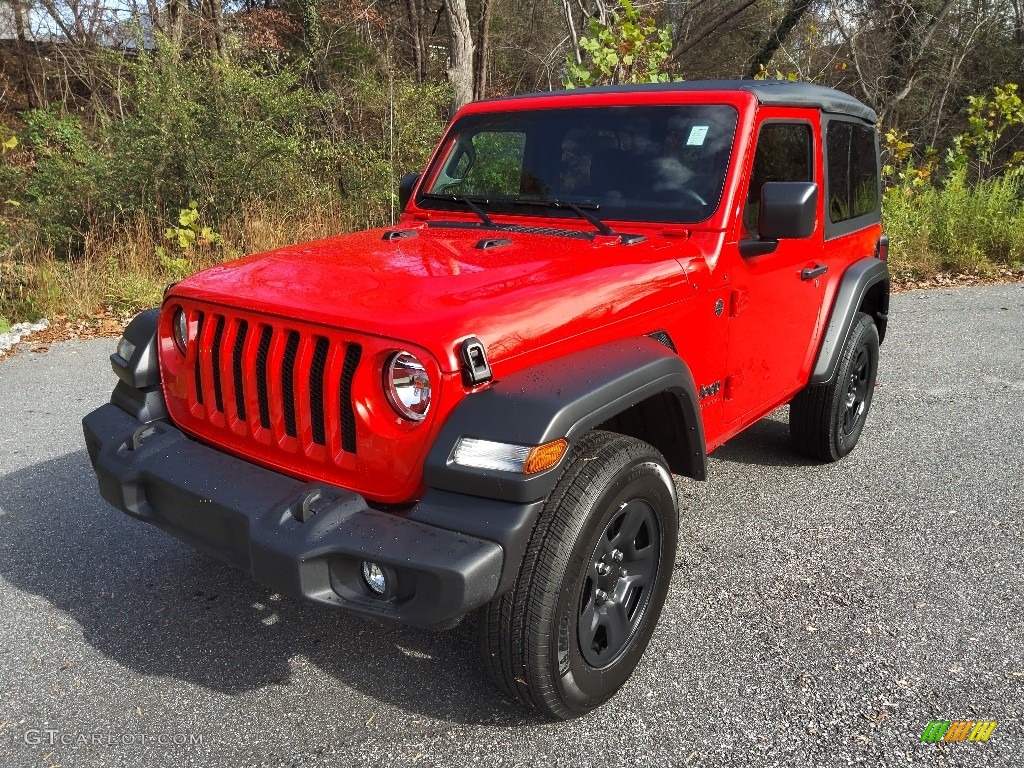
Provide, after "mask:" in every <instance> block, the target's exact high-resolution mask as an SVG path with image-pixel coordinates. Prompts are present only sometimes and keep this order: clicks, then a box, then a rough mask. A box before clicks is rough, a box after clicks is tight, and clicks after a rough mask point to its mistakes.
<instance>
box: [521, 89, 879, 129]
mask: <svg viewBox="0 0 1024 768" xmlns="http://www.w3.org/2000/svg"><path fill="white" fill-rule="evenodd" d="M664 91H670V92H671V91H747V92H748V93H752V94H753V95H754V97H755V98H756V99H757V100H758V101H759V102H760V103H761V104H769V105H773V106H775V105H778V106H785V107H813V108H815V109H820V110H822V111H824V112H834V113H837V114H841V115H851V116H853V117H859V118H860V119H861V120H867V121H868V122H870V123H874V122H876V121H877V119H878V116H877V115H876V114H875V111H874V110H873V109H871V107H869V106H868V105H867V104H864V103H863V102H861V101H858V100H857V99H855V98H854V97H853V96H850V95H849V94H847V93H843V92H842V91H837V90H836V89H835V88H827V87H825V86H824V85H815V84H814V83H795V82H792V81H789V80H691V81H683V82H679V83H649V84H644V85H600V86H596V87H591V88H578V89H575V90H570V91H547V92H543V93H529V94H523V95H522V96H512V97H509V98H513V99H522V98H537V97H540V96H563V97H564V96H571V95H573V94H579V95H581V96H582V95H584V94H588V93H643V92H654V93H657V92H664Z"/></svg>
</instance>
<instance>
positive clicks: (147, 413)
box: [110, 308, 167, 423]
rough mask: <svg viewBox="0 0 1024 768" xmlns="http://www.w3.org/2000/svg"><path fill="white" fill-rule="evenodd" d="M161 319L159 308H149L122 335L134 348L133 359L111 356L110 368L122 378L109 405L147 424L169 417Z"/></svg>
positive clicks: (136, 317)
mask: <svg viewBox="0 0 1024 768" xmlns="http://www.w3.org/2000/svg"><path fill="white" fill-rule="evenodd" d="M159 319H160V310H159V308H155V309H147V310H146V311H145V312H141V313H139V314H138V315H136V316H135V317H134V318H133V319H132V321H131V322H130V323H128V326H127V327H126V328H125V329H124V334H122V335H123V336H124V338H125V339H127V340H128V341H129V342H131V344H132V345H133V347H134V350H133V351H132V354H131V355H130V359H128V360H125V359H124V358H123V357H121V355H119V354H118V353H117V352H114V353H113V354H112V355H111V356H110V367H111V368H112V369H113V370H114V373H116V374H117V377H118V379H120V381H118V382H117V386H115V387H114V391H113V393H112V394H111V396H110V402H112V403H113V404H114V405H116V406H117V407H118V408H120V409H121V410H123V411H125V412H127V413H130V414H131V415H132V416H134V417H135V418H137V419H138V420H139V421H142V422H145V423H148V422H151V421H156V420H159V419H166V418H167V405H166V403H165V402H164V393H163V390H162V389H161V386H160V361H159V359H158V357H157V344H156V330H157V323H158V322H159Z"/></svg>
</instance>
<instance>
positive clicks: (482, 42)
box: [473, 0, 494, 99]
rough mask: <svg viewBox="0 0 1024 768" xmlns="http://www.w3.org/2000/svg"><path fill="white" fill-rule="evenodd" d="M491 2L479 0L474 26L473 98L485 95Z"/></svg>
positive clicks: (491, 0) (489, 55)
mask: <svg viewBox="0 0 1024 768" xmlns="http://www.w3.org/2000/svg"><path fill="white" fill-rule="evenodd" d="M493 10H494V2H493V0H480V18H479V20H478V21H477V25H476V39H477V48H476V56H475V60H474V66H473V98H475V99H482V98H484V96H486V95H487V67H488V64H489V63H490V61H489V59H490V57H491V46H490V38H491V12H492V11H493Z"/></svg>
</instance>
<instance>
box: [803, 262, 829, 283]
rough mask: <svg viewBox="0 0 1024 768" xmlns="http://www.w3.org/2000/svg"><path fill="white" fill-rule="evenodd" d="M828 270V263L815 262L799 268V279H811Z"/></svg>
mask: <svg viewBox="0 0 1024 768" xmlns="http://www.w3.org/2000/svg"><path fill="white" fill-rule="evenodd" d="M826 272H828V264H815V265H814V266H813V267H804V268H803V269H802V270H800V279H801V280H813V279H814V278H816V277H821V276H822V275H824V274H825V273H826Z"/></svg>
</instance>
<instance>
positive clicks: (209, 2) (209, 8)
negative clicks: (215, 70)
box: [203, 0, 228, 63]
mask: <svg viewBox="0 0 1024 768" xmlns="http://www.w3.org/2000/svg"><path fill="white" fill-rule="evenodd" d="M203 6H204V11H205V13H204V15H205V16H206V23H207V24H208V25H209V36H208V39H207V46H206V47H207V48H208V49H209V51H210V53H212V54H214V55H216V56H217V57H218V58H219V59H220V60H221V61H223V62H224V63H227V60H228V48H227V40H226V39H225V36H224V6H223V5H222V2H221V0H203Z"/></svg>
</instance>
